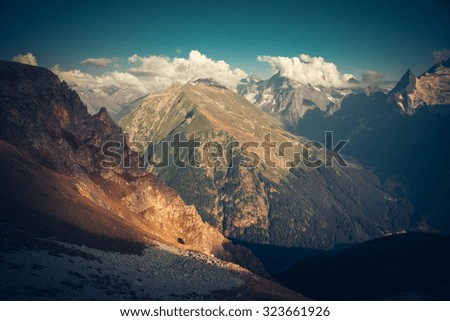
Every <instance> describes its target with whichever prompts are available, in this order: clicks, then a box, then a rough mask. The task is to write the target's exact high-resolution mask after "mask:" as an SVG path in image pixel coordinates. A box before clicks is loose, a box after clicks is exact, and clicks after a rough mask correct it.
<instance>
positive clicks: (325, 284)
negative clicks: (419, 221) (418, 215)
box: [275, 233, 450, 300]
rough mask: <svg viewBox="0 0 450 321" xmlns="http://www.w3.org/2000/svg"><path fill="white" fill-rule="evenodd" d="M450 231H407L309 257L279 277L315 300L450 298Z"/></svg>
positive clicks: (288, 285) (278, 276)
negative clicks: (442, 232)
mask: <svg viewBox="0 0 450 321" xmlns="http://www.w3.org/2000/svg"><path fill="white" fill-rule="evenodd" d="M448 271H450V236H449V235H442V234H431V233H408V234H399V235H393V236H389V237H384V238H380V239H376V240H372V241H368V242H365V243H362V244H359V245H355V246H352V247H350V248H348V249H346V250H344V251H341V252H338V253H332V254H324V255H318V256H314V257H309V258H305V259H303V260H301V261H299V262H298V263H297V264H295V265H294V266H293V267H292V268H290V269H288V270H287V271H284V272H282V273H278V274H277V275H275V277H276V278H277V279H278V280H280V281H281V282H282V283H284V285H285V286H287V287H289V288H291V289H293V290H295V291H299V292H301V293H303V294H304V295H306V296H309V297H311V298H312V299H316V300H450V274H449V273H448Z"/></svg>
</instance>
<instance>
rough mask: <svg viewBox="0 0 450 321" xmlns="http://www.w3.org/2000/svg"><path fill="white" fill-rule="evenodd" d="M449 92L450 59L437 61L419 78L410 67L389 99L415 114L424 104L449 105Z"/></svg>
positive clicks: (406, 111) (403, 110) (403, 109)
mask: <svg viewBox="0 0 450 321" xmlns="http://www.w3.org/2000/svg"><path fill="white" fill-rule="evenodd" d="M449 92H450V59H449V60H447V61H441V62H439V63H437V64H436V65H434V66H433V67H431V68H430V69H429V70H428V71H427V72H425V73H424V74H423V75H421V76H420V77H418V78H416V76H415V75H414V74H413V73H412V72H411V70H409V69H408V71H407V72H406V73H405V75H403V77H402V78H401V79H400V81H399V82H398V83H397V85H396V86H395V87H394V89H393V90H392V91H391V92H390V93H389V96H388V100H389V101H390V102H395V103H396V104H397V105H398V106H399V108H400V109H401V111H402V112H404V113H407V114H413V113H414V112H415V110H416V109H418V108H421V107H423V106H431V105H433V106H438V105H449V104H450V94H449Z"/></svg>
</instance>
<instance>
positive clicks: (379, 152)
mask: <svg viewBox="0 0 450 321" xmlns="http://www.w3.org/2000/svg"><path fill="white" fill-rule="evenodd" d="M448 73H449V67H448V62H444V63H439V64H437V65H435V66H434V67H432V68H431V69H430V70H429V71H428V72H426V73H425V74H424V75H422V76H420V77H419V78H416V77H415V76H414V74H413V73H412V72H411V71H408V72H407V73H406V74H405V75H404V76H403V77H402V79H401V80H400V81H399V82H398V83H397V85H396V86H395V87H394V89H393V90H392V91H391V92H389V93H388V94H384V93H382V92H365V93H358V94H352V95H349V96H348V97H347V98H345V99H344V100H343V101H342V103H341V108H340V109H339V110H338V111H336V112H335V113H334V114H333V115H327V114H326V113H325V112H322V111H320V110H318V109H315V110H311V111H308V112H307V113H305V116H304V117H303V119H301V120H299V122H298V127H297V130H296V133H298V134H300V135H304V136H307V137H309V138H310V139H314V140H318V141H323V139H324V138H323V137H324V134H323V133H324V131H333V132H334V134H335V136H336V137H339V138H340V139H348V140H349V143H348V144H347V145H346V149H345V152H346V153H347V154H348V155H349V156H352V157H354V158H355V159H356V160H357V161H359V162H361V163H362V164H363V165H365V166H367V167H369V168H372V169H373V170H374V171H375V172H376V173H377V174H378V175H379V176H380V177H381V178H382V180H383V182H384V184H386V185H388V186H391V187H392V188H394V189H395V190H396V191H397V194H399V195H402V196H403V197H406V198H407V199H408V200H409V201H410V202H412V203H413V204H414V206H415V214H414V219H413V222H412V223H413V224H412V228H413V229H418V230H421V231H440V232H442V233H448V232H449V231H450V216H449V215H448V213H449V211H450V203H449V201H448V200H449V197H450V193H449V192H450V191H449V189H448V181H449V179H450V172H449V171H448V168H447V159H448V157H449V156H450V139H449V136H448V135H446V134H445V131H446V128H448V127H449V125H450V109H449V106H450V105H449V102H450V94H449V92H448V90H446V89H445V88H447V87H448V85H449V82H448V76H447V75H448ZM427 86H428V87H427Z"/></svg>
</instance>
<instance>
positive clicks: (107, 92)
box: [69, 84, 147, 120]
mask: <svg viewBox="0 0 450 321" xmlns="http://www.w3.org/2000/svg"><path fill="white" fill-rule="evenodd" d="M69 85H70V87H71V88H72V89H73V90H75V91H76V92H77V93H78V95H79V96H80V99H81V100H82V101H83V103H85V104H86V106H87V107H88V111H89V112H90V113H91V114H94V113H97V112H98V111H99V110H100V109H101V108H102V107H106V108H107V109H108V113H109V114H110V115H111V118H112V119H113V120H118V119H120V118H122V117H123V116H124V115H126V114H127V113H129V112H130V111H131V110H133V109H134V108H136V107H137V106H139V104H140V102H141V101H142V99H143V98H144V97H146V96H147V94H146V93H143V92H141V91H138V90H135V89H132V88H127V87H125V88H120V87H118V86H114V85H110V86H106V87H98V88H90V87H88V86H80V85H77V84H69Z"/></svg>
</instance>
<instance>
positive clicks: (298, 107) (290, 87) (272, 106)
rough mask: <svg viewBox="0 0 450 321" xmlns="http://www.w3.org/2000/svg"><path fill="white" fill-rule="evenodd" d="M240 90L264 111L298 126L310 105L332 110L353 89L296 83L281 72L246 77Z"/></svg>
mask: <svg viewBox="0 0 450 321" xmlns="http://www.w3.org/2000/svg"><path fill="white" fill-rule="evenodd" d="M237 90H238V93H240V94H241V95H243V96H244V97H245V98H246V99H248V100H249V101H250V102H251V103H253V104H255V105H256V106H257V107H259V108H261V109H262V110H263V111H265V112H267V113H269V114H271V115H274V116H276V117H278V118H280V120H281V121H282V122H283V123H284V124H285V125H286V126H287V127H288V128H292V127H295V125H296V122H297V120H298V119H299V118H302V117H303V115H304V114H305V112H306V111H308V110H310V109H315V108H318V109H319V110H321V111H326V112H327V113H333V112H334V111H335V110H337V109H339V106H340V102H341V100H342V99H343V98H344V97H345V96H346V95H348V94H349V93H351V92H352V90H351V89H334V88H325V87H323V86H319V87H317V86H312V85H309V84H301V83H297V82H295V81H293V80H290V79H288V78H285V77H282V76H281V75H280V74H279V73H277V74H275V75H273V76H272V77H271V78H270V79H268V80H260V81H258V80H255V79H253V78H249V79H243V80H242V81H241V83H240V84H239V85H238V87H237Z"/></svg>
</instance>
